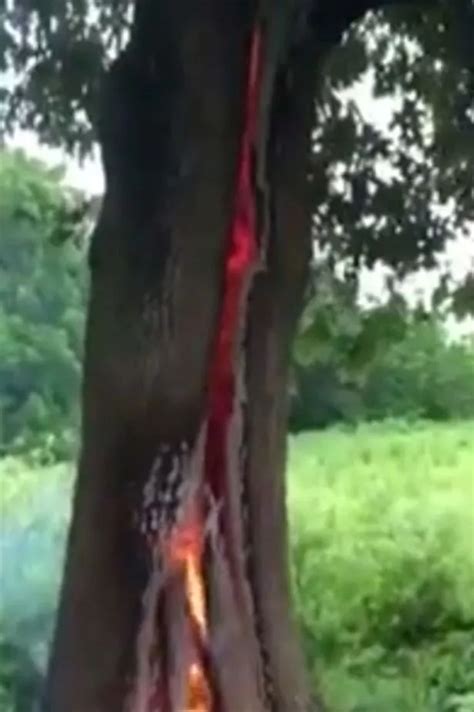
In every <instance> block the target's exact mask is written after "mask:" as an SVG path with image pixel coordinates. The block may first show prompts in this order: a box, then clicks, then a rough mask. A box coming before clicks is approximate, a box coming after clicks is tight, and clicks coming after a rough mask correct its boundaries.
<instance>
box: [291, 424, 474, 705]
mask: <svg viewBox="0 0 474 712" xmlns="http://www.w3.org/2000/svg"><path fill="white" fill-rule="evenodd" d="M290 453H291V456H290V474H289V508H290V523H291V531H292V552H293V573H294V589H295V601H296V606H297V610H298V614H299V619H300V621H301V626H302V631H303V640H304V644H305V648H306V653H307V658H308V662H309V665H310V667H311V670H312V671H313V673H314V677H315V679H318V680H319V685H320V687H321V688H322V692H323V694H324V696H325V697H326V699H327V701H328V705H329V708H330V709H331V710H332V712H382V711H383V712H468V711H469V712H472V711H473V710H474V424H473V423H463V424H452V425H433V424H423V423H415V424H413V423H410V424H404V423H387V424H385V425H376V426H362V427H360V428H358V429H357V430H355V431H347V430H346V431H343V430H333V431H329V432H325V433H320V434H305V435H300V436H297V437H295V438H292V440H291V444H290Z"/></svg>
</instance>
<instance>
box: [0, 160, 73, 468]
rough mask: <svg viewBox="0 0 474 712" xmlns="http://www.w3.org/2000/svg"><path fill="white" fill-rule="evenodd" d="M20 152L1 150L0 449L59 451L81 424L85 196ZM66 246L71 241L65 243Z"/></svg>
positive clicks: (61, 450)
mask: <svg viewBox="0 0 474 712" xmlns="http://www.w3.org/2000/svg"><path fill="white" fill-rule="evenodd" d="M60 177H61V176H60V173H59V171H58V170H48V169H46V168H45V167H44V166H42V165H41V164H40V163H37V162H36V161H32V160H29V159H27V158H26V157H25V156H24V155H22V154H21V153H19V152H14V153H9V152H7V151H2V152H1V153H0V284H1V287H0V299H1V307H0V347H1V352H2V360H1V364H0V403H1V409H0V423H1V426H0V427H1V430H0V447H1V449H2V451H9V450H11V449H12V448H13V449H16V450H18V449H21V448H28V449H31V448H34V447H39V448H43V449H44V447H45V445H46V444H47V443H48V442H49V441H50V440H51V438H53V441H52V442H51V443H50V446H49V448H48V449H49V450H51V446H52V452H51V453H50V454H51V455H55V454H56V455H59V454H61V452H63V450H64V447H65V445H66V444H67V439H68V438H67V436H68V430H71V429H72V428H73V427H74V426H76V427H77V422H76V418H75V415H74V404H73V403H74V400H75V399H77V392H78V388H79V374H80V361H81V351H82V344H81V335H82V329H83V313H84V304H85V280H84V270H83V267H82V261H83V252H84V245H83V244H82V241H80V243H79V244H76V243H77V239H76V238H79V237H80V234H81V230H80V228H81V223H80V222H79V224H77V222H76V217H77V215H78V211H79V213H81V201H80V198H79V196H76V195H74V194H72V193H69V192H68V191H66V190H64V189H62V188H61V185H60ZM58 243H63V244H61V245H59V244H58Z"/></svg>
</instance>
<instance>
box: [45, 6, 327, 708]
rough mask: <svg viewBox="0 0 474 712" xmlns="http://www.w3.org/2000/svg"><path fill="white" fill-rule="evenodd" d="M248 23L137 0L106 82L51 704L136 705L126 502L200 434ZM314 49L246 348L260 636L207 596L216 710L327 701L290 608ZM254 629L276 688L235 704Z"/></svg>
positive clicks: (276, 137)
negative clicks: (316, 694)
mask: <svg viewBox="0 0 474 712" xmlns="http://www.w3.org/2000/svg"><path fill="white" fill-rule="evenodd" d="M253 21H254V11H253V9H252V4H251V3H248V2H235V3H233V2H217V0H200V1H198V0H173V2H160V3H158V2H156V3H155V2H151V3H150V2H146V1H145V0H142V2H141V3H140V4H139V5H138V8H137V14H136V18H135V24H134V30H133V34H132V39H131V42H130V46H129V47H128V49H127V51H126V52H125V53H124V54H123V55H122V56H121V57H120V58H119V60H118V61H117V62H116V63H115V65H114V67H113V68H112V70H111V72H110V74H109V77H108V80H107V83H106V85H105V86H104V96H103V110H102V114H101V116H102V118H101V122H100V126H99V138H100V141H101V145H102V150H103V161H104V166H105V171H106V178H107V181H106V182H107V190H106V195H105V198H104V202H103V207H102V212H101V216H100V219H99V223H98V226H97V229H96V232H95V235H94V238H93V244H92V248H91V255H90V263H91V297H90V306H89V318H88V326H87V337H86V360H85V377H84V392H83V432H82V443H83V444H82V455H81V460H80V466H79V474H78V480H77V487H76V493H75V499H74V508H73V520H72V525H71V530H70V536H69V543H68V549H67V561H66V567H65V575H64V583H63V590H62V595H61V604H60V609H59V614H58V622H57V631H56V636H55V640H54V645H53V654H52V659H51V665H50V671H49V679H48V685H47V690H46V696H45V706H44V709H45V710H46V711H47V712H119V710H123V709H124V704H125V700H126V697H127V694H128V688H129V684H130V675H131V674H133V672H132V673H131V671H133V667H134V664H135V661H134V651H135V645H136V636H137V629H138V626H139V621H140V616H141V598H142V594H143V589H144V587H145V585H146V566H145V564H144V562H143V561H142V560H141V558H140V553H139V552H140V549H139V546H137V541H136V536H135V535H134V533H133V531H132V529H131V526H130V520H131V503H132V502H133V501H134V498H135V497H136V492H137V491H138V490H139V489H140V487H141V486H142V485H143V482H144V480H145V477H146V475H147V473H148V472H149V470H150V467H151V466H152V463H153V460H154V457H155V454H156V448H157V446H158V445H159V444H167V445H169V446H177V445H178V444H179V443H181V442H183V441H191V440H193V439H194V438H195V437H196V433H197V431H198V429H199V425H200V420H201V417H202V411H203V407H204V402H205V389H206V376H207V369H208V362H209V357H210V353H211V350H212V346H213V337H214V333H215V329H216V321H217V318H218V313H219V305H220V300H221V288H222V272H223V260H224V255H225V244H226V235H227V232H228V229H229V220H230V215H231V213H232V205H233V193H234V189H235V174H236V162H237V155H238V149H239V137H240V134H241V130H242V101H243V94H244V83H245V76H246V66H247V54H248V44H249V33H250V29H251V26H252V22H253ZM312 49H313V48H312ZM312 49H311V50H310V45H309V44H308V45H305V44H304V43H303V44H300V45H297V46H295V47H294V48H293V49H292V50H291V52H290V54H289V55H288V59H287V62H286V64H285V66H284V68H281V71H279V72H278V73H277V74H276V76H275V91H274V93H273V100H272V112H271V122H270V129H269V130H270V134H269V136H270V138H269V143H268V151H267V154H268V155H267V161H268V180H269V183H270V186H271V201H270V208H271V219H270V225H269V227H270V230H269V248H268V264H267V269H266V270H265V271H263V272H261V273H260V274H258V275H257V276H256V277H255V280H254V283H253V286H252V290H251V293H250V300H249V306H248V314H247V329H246V338H245V343H244V346H243V348H244V349H245V353H246V363H247V368H246V372H245V381H246V382H245V388H246V391H247V404H246V408H245V422H244V445H245V448H246V452H247V456H246V466H245V470H244V473H243V483H242V487H243V501H244V503H245V507H244V512H239V511H238V510H235V511H231V513H230V517H231V519H232V517H234V518H239V517H244V518H245V522H246V523H245V529H246V532H247V535H246V536H247V539H248V541H247V544H246V546H247V548H248V551H247V552H246V561H247V569H246V570H247V574H246V575H247V576H248V582H246V583H248V586H249V589H250V591H251V597H252V604H253V605H252V611H253V613H252V616H253V617H252V620H248V619H247V620H246V621H245V625H248V635H247V633H246V632H245V631H246V630H247V629H246V628H245V625H242V626H240V629H239V626H235V625H234V624H235V620H233V613H232V608H231V607H230V604H229V607H227V608H226V606H225V605H224V604H225V603H226V602H227V603H228V601H229V600H230V598H231V596H230V594H229V593H222V592H221V593H220V594H219V595H218V594H217V593H216V594H215V595H214V596H212V595H211V600H210V626H211V630H210V636H211V649H212V645H213V643H215V646H216V650H215V656H216V658H217V657H220V659H222V660H226V661H227V664H222V665H220V670H219V671H218V674H219V675H220V680H219V681H218V683H217V684H219V685H220V686H221V687H222V688H223V689H226V690H227V691H228V699H227V701H226V700H225V699H224V701H223V702H222V705H221V707H222V712H229V711H230V712H234V710H235V712H264V711H266V710H270V711H271V712H300V711H301V712H306V711H307V710H310V709H311V710H313V709H314V710H315V709H319V706H318V705H317V703H316V702H315V701H314V699H312V697H311V694H310V691H309V688H308V685H307V681H306V678H305V674H304V665H303V661H302V657H301V652H300V648H299V644H298V636H297V634H296V632H295V625H294V622H293V620H292V619H291V615H290V611H291V604H290V591H289V566H288V557H287V523H286V509H285V485H284V470H285V440H286V437H285V436H286V417H287V381H288V378H287V376H288V362H289V351H290V345H291V341H292V338H293V332H294V328H295V324H296V320H297V317H298V314H299V309H300V306H301V302H302V296H303V288H304V283H305V276H306V270H307V266H308V263H309V257H310V217H311V216H310V203H309V201H308V199H307V196H306V192H307V186H308V172H307V156H308V154H309V141H310V131H311V127H312V121H313V91H314V86H313V78H314V76H315V73H316V69H317V66H316V65H317V61H316V56H315V55H314V54H311V52H312ZM234 524H235V529H236V530H239V529H240V528H242V526H243V525H242V522H239V523H237V522H234ZM232 526H234V525H232ZM209 577H210V578H211V579H212V580H211V581H210V583H209V585H210V589H211V594H212V590H213V587H214V589H215V590H216V591H217V590H218V589H219V587H221V588H223V587H225V585H227V584H225V582H224V581H223V580H222V577H221V579H220V578H219V571H218V570H217V569H216V567H214V568H213V569H209ZM213 577H214V578H213ZM214 579H215V580H214ZM242 631H244V632H242ZM250 639H252V640H253V642H254V643H255V642H256V645H257V647H258V657H259V664H261V667H262V671H263V673H262V674H263V677H264V686H265V693H264V695H263V697H262V698H258V699H257V697H256V696H255V697H254V698H252V694H255V695H256V693H248V694H249V695H250V696H249V697H247V698H244V697H242V700H244V699H245V700H246V701H245V702H235V700H238V699H239V694H241V695H244V692H242V690H243V688H244V687H245V682H242V681H240V682H239V680H240V678H239V670H240V671H241V670H242V669H243V667H245V665H244V662H242V661H244V660H245V657H246V656H247V655H251V652H250V650H251V647H252V642H250ZM249 659H250V658H249ZM239 661H240V662H239ZM242 674H243V673H242ZM224 678H226V679H224ZM232 690H233V692H229V691H232ZM232 695H234V697H233V698H232ZM229 696H230V698H231V700H230V701H229ZM224 697H225V696H224ZM232 699H233V700H234V702H232ZM252 699H253V701H252ZM249 700H250V701H249ZM170 712H171V710H170ZM172 712H178V711H177V710H172ZM219 712H221V709H220V708H219Z"/></svg>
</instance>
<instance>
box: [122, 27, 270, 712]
mask: <svg viewBox="0 0 474 712" xmlns="http://www.w3.org/2000/svg"><path fill="white" fill-rule="evenodd" d="M263 41H264V39H263V35H262V28H261V27H260V26H257V27H256V28H255V29H254V31H253V34H252V38H251V43H250V56H249V62H248V64H249V68H248V79H247V92H246V107H245V109H246V110H245V117H244V128H243V136H242V140H241V146H240V156H239V168H238V178H237V186H236V198H235V206H234V214H233V220H232V224H231V230H230V237H229V244H228V248H227V255H226V260H225V277H224V286H223V301H222V307H221V315H220V319H219V322H218V330H217V337H216V340H215V343H214V352H213V354H212V356H211V367H210V372H209V383H208V395H207V400H206V406H207V408H206V412H205V414H204V422H203V424H202V427H201V432H200V435H199V436H198V437H197V438H196V441H195V443H194V445H193V446H192V447H191V449H190V448H189V447H188V446H187V445H186V444H185V443H180V444H179V445H178V447H177V448H176V449H173V448H171V447H170V446H166V445H163V446H162V447H161V448H160V451H159V453H158V456H157V458H156V459H155V462H154V465H153V468H152V471H151V473H150V476H149V478H148V480H147V481H146V484H145V487H144V491H143V499H142V503H141V504H142V506H141V508H140V509H139V511H138V514H137V524H138V527H139V529H140V532H141V533H142V534H143V535H144V539H145V542H146V546H147V547H148V549H149V562H150V571H149V582H148V587H147V591H146V594H145V597H144V613H143V621H142V626H141V629H140V633H139V636H138V645H137V662H138V665H137V671H136V681H135V688H134V691H133V693H132V698H131V702H130V710H132V711H133V712H165V711H166V710H182V711H183V712H211V710H217V709H221V705H220V704H219V702H218V700H219V697H220V696H222V695H223V694H224V695H225V691H224V690H222V689H221V687H220V686H219V684H217V685H216V680H217V679H218V677H219V674H218V667H219V661H218V660H217V659H215V658H213V655H212V652H211V648H210V645H209V634H210V631H209V620H208V611H207V603H206V581H207V579H208V576H207V574H206V569H208V568H209V567H212V566H216V564H215V562H214V561H213V559H214V558H216V557H217V558H219V559H220V566H221V567H225V568H227V569H228V572H227V576H228V579H229V581H231V582H232V584H233V593H234V595H235V596H236V598H237V599H238V600H236V611H235V612H236V614H237V616H238V617H239V618H240V619H241V624H242V625H243V626H244V628H246V629H248V630H249V633H250V632H251V628H252V621H253V620H255V610H254V605H253V601H252V591H251V588H250V585H249V583H248V579H247V572H246V570H245V569H246V562H245V559H244V556H243V552H244V551H245V546H243V541H244V540H246V539H248V532H244V531H243V530H241V531H236V528H235V522H236V521H237V522H243V521H244V520H243V517H242V513H241V512H240V516H239V517H238V518H237V519H235V518H234V519H232V517H231V516H230V513H231V511H232V510H237V511H240V510H241V508H242V505H243V501H242V494H243V478H244V476H243V473H242V472H240V471H239V470H240V469H241V468H242V467H243V468H244V467H245V459H243V458H240V459H239V461H238V462H237V463H236V464H237V468H236V470H237V471H232V469H231V468H230V467H229V463H230V461H231V458H232V454H231V453H230V452H229V448H234V449H235V448H237V451H241V449H242V448H241V446H242V444H243V443H242V442H241V440H242V437H243V434H244V428H242V414H241V409H242V406H243V402H244V400H245V393H244V392H243V391H242V387H243V383H244V378H242V377H241V376H244V375H245V363H244V360H245V359H244V356H245V349H244V348H243V342H244V339H243V336H244V334H245V330H246V313H247V302H248V296H249V290H250V288H251V284H252V278H253V276H254V275H255V273H256V271H257V270H258V269H263V268H264V265H265V260H266V255H265V247H266V245H265V240H264V239H263V238H264V235H263V234H260V235H258V234H257V229H258V228H257V201H256V187H257V176H256V175H255V167H256V165H257V164H256V162H255V157H256V151H257V139H258V136H257V129H258V108H259V105H260V101H261V86H262V83H261V80H262V46H263ZM259 237H260V240H259ZM236 475H237V478H238V480H240V481H239V482H238V483H235V482H230V481H229V476H232V477H233V478H234V479H235V477H236ZM206 544H207V546H206ZM170 587H171V589H172V590H173V589H174V590H173V596H174V598H175V601H174V602H173V609H174V611H173V618H172V619H170V618H169V616H168V617H167V616H166V614H165V615H161V616H160V615H159V611H160V603H161V601H162V600H166V597H167V596H169V595H170V592H169V590H168V589H169V588H170ZM177 589H181V591H179V593H178V591H177ZM215 595H217V596H219V592H216V594H215ZM176 599H177V600H176ZM178 601H180V602H181V604H182V610H179V604H178ZM218 605H219V603H218ZM221 605H222V604H221ZM254 635H255V641H254V647H255V649H257V648H256V646H257V644H258V641H257V636H256V632H254ZM259 660H260V657H259V656H257V655H256V656H255V658H254V660H253V665H252V667H250V666H249V665H248V663H250V662H251V661H250V660H247V661H245V662H246V664H247V668H248V670H247V675H246V676H247V678H248V679H247V686H249V687H250V688H252V687H253V688H254V689H253V692H252V694H253V697H252V698H247V700H246V699H245V696H244V697H243V698H242V702H241V704H244V705H246V706H247V705H249V704H252V705H254V704H255V701H256V700H260V703H261V704H260V707H261V709H271V707H272V706H273V705H271V687H270V686H268V685H267V687H265V684H264V680H265V678H264V674H263V670H262V669H261V667H260V666H259V664H258V662H259ZM242 663H243V664H245V663H244V662H243V661H242ZM267 675H268V671H267ZM252 700H253V701H252ZM229 702H230V701H229ZM232 704H233V705H235V704H237V700H236V699H235V698H234V699H233V701H232ZM226 708H227V707H226ZM242 709H244V708H242Z"/></svg>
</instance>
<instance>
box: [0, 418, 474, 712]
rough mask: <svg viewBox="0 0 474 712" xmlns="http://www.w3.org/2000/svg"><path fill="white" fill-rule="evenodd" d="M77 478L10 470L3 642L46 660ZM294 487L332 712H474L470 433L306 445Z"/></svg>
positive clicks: (307, 606) (463, 429) (4, 506)
mask: <svg viewBox="0 0 474 712" xmlns="http://www.w3.org/2000/svg"><path fill="white" fill-rule="evenodd" d="M70 473H71V468H70V467H69V466H66V465H58V466H55V467H51V468H34V467H32V466H31V465H28V464H26V463H25V462H21V461H19V460H15V459H11V458H10V459H4V460H3V461H0V483H1V494H0V511H1V517H0V556H1V565H2V574H1V575H2V589H1V592H0V643H1V639H2V638H4V639H5V638H6V639H8V640H17V641H19V642H20V643H21V644H22V645H24V646H26V647H27V648H28V650H29V652H30V653H31V654H32V655H33V657H34V658H35V659H37V660H43V661H44V653H45V644H46V640H47V637H48V635H49V631H50V628H51V620H52V615H53V609H54V600H55V595H56V589H57V585H58V580H59V572H60V568H61V565H60V560H61V551H62V547H63V543H64V531H65V526H66V521H67V513H68V508H69V496H70V480H71V477H70ZM288 477H289V512H290V520H291V547H292V566H293V581H294V595H295V602H296V607H297V612H298V618H299V621H300V623H301V629H302V635H303V641H304V646H305V650H306V654H307V660H308V664H309V667H310V670H311V673H312V675H313V678H314V680H315V684H316V681H318V685H319V687H320V689H321V691H322V693H323V695H324V697H325V698H326V700H327V702H328V709H329V710H330V712H474V424H473V423H462V424H447V425H432V424H423V423H410V424H404V423H386V424H384V425H374V426H363V427H360V428H358V429H357V430H351V431H349V430H345V431H344V430H331V431H327V432H322V433H314V434H305V435H300V436H297V437H294V438H292V439H291V441H290V466H289V476H288ZM2 666H3V662H2V661H1V660H0V710H2V711H3V709H5V710H7V709H8V710H12V709H13V708H11V707H8V706H6V704H7V703H6V702H5V703H3V702H2V699H3V698H2V674H3V673H2V670H3V668H2ZM5 689H6V688H5ZM2 704H3V706H2ZM13 712H18V710H13Z"/></svg>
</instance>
